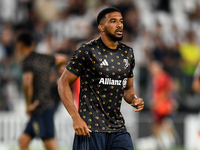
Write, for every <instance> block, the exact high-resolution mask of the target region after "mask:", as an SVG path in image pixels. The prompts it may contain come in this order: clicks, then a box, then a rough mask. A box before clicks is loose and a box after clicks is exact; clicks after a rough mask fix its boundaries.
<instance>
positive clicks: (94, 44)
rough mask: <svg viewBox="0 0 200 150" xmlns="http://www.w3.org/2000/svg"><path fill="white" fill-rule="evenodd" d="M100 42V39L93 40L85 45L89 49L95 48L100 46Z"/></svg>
mask: <svg viewBox="0 0 200 150" xmlns="http://www.w3.org/2000/svg"><path fill="white" fill-rule="evenodd" d="M99 41H100V38H97V39H93V40H91V41H89V42H87V43H86V44H85V45H87V46H88V47H94V46H96V45H98V43H99Z"/></svg>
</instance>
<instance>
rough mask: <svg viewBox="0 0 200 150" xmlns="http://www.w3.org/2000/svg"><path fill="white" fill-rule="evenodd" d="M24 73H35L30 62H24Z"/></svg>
mask: <svg viewBox="0 0 200 150" xmlns="http://www.w3.org/2000/svg"><path fill="white" fill-rule="evenodd" d="M22 72H23V73H25V72H33V68H32V64H31V62H30V61H24V62H23V64H22Z"/></svg>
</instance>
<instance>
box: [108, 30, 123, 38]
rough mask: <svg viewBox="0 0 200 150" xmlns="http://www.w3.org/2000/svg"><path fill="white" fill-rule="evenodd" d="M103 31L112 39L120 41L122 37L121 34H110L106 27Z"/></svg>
mask: <svg viewBox="0 0 200 150" xmlns="http://www.w3.org/2000/svg"><path fill="white" fill-rule="evenodd" d="M105 33H106V35H107V36H108V37H110V38H111V39H112V40H113V41H121V40H122V39H123V35H122V36H121V37H116V36H115V35H114V34H112V33H111V32H110V31H109V30H107V28H105Z"/></svg>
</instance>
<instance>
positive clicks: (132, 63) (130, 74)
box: [128, 48, 135, 78]
mask: <svg viewBox="0 0 200 150" xmlns="http://www.w3.org/2000/svg"><path fill="white" fill-rule="evenodd" d="M129 50H131V51H132V52H131V54H130V56H129V57H130V60H131V61H130V71H129V74H128V78H132V77H133V69H134V67H135V57H134V53H133V49H132V48H130V49H129Z"/></svg>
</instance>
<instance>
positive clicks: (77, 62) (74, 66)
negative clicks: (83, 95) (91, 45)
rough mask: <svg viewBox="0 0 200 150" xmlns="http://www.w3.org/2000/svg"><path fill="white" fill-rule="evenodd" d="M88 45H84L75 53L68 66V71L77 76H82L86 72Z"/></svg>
mask: <svg viewBox="0 0 200 150" xmlns="http://www.w3.org/2000/svg"><path fill="white" fill-rule="evenodd" d="M86 52H87V51H86V45H82V46H81V47H80V48H78V49H77V50H76V51H75V52H74V55H73V57H72V58H71V60H70V62H69V63H68V65H67V67H66V68H67V69H68V70H69V71H70V72H71V73H73V74H74V75H76V76H81V75H82V74H83V72H84V70H85V65H86V64H87V56H86V54H88V53H86Z"/></svg>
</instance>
